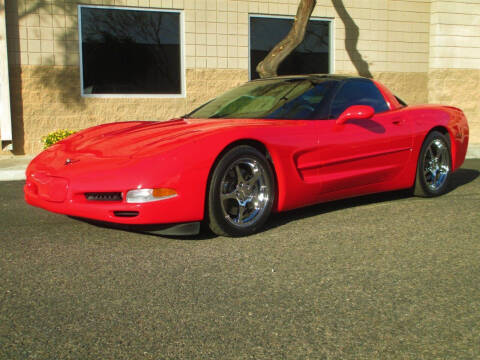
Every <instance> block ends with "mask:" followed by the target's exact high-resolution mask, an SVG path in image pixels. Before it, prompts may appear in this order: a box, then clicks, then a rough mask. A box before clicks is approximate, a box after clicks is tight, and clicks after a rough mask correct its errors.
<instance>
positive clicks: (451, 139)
mask: <svg viewBox="0 0 480 360" xmlns="http://www.w3.org/2000/svg"><path fill="white" fill-rule="evenodd" d="M434 131H437V132H439V133H441V134H443V135H445V136H446V137H447V139H448V142H449V145H450V157H451V160H452V167H453V166H454V164H456V158H455V154H456V148H455V138H454V137H453V135H452V133H451V132H450V131H449V130H448V128H447V127H446V126H442V125H438V126H435V127H433V128H431V129H430V130H429V131H428V132H427V133H426V134H425V136H424V137H423V140H422V145H423V143H424V142H425V139H426V138H427V137H428V136H429V135H430V134H431V133H432V132H434ZM419 155H420V154H419Z"/></svg>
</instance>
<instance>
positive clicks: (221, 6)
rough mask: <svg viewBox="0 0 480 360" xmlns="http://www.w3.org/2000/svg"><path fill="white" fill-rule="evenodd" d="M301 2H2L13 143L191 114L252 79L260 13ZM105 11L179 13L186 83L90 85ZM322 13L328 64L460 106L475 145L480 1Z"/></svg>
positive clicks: (343, 4) (479, 106)
mask: <svg viewBox="0 0 480 360" xmlns="http://www.w3.org/2000/svg"><path fill="white" fill-rule="evenodd" d="M297 6H298V0H263V1H260V0H248V1H247V0H244V1H242V0H238V1H237V0H84V1H77V0H6V3H5V0H0V14H1V15H0V59H1V61H0V85H1V92H0V101H1V107H0V109H1V111H2V112H1V125H2V126H1V133H0V137H1V140H2V147H3V148H4V149H5V148H6V145H8V144H10V143H11V140H13V151H14V153H17V154H22V153H26V154H32V153H37V152H39V151H40V150H41V147H42V145H41V142H40V139H41V137H42V136H44V135H46V134H47V133H49V132H50V131H52V130H56V129H82V128H85V127H88V126H92V125H96V124H101V123H106V122H112V121H128V120H166V119H169V118H171V117H174V116H179V115H182V114H184V113H186V112H188V111H189V110H192V109H193V108H195V107H197V106H198V105H200V104H202V103H203V102H205V101H206V100H208V99H209V98H212V97H214V96H216V95H217V94H219V93H221V92H223V91H225V90H227V89H229V88H231V87H233V86H235V85H237V84H240V83H242V82H245V81H248V80H249V78H250V76H251V74H252V72H254V69H251V68H252V65H251V60H252V56H254V55H253V51H254V50H255V49H254V45H252V44H254V41H253V40H252V36H257V38H256V39H257V40H255V41H256V43H255V44H257V45H255V46H258V49H260V48H262V47H265V46H266V45H265V44H263V43H262V41H264V42H265V41H266V40H265V39H263V40H262V39H261V34H260V33H258V34H256V33H254V32H255V31H259V30H258V29H257V30H255V29H254V28H253V27H252V26H253V25H254V20H252V19H259V18H262V19H267V20H266V22H267V23H268V22H271V23H275V22H276V19H283V18H285V17H286V18H288V17H292V16H294V15H295V13H296V10H297ZM82 9H84V10H85V11H83V12H82ZM97 10H98V11H99V10H105V14H107V12H110V13H111V12H112V11H115V10H125V11H128V10H130V11H131V10H138V11H137V12H135V14H138V15H139V16H143V15H142V14H143V13H145V14H146V13H147V12H148V11H151V12H153V13H155V14H157V13H160V14H167V15H168V14H173V15H172V16H173V20H171V21H174V22H175V24H177V25H178V27H177V28H176V29H177V30H176V33H175V34H173V35H171V36H172V37H171V39H172V40H169V41H171V42H169V43H168V44H167V45H169V46H170V45H171V46H174V45H175V46H176V47H175V49H177V50H175V51H178V57H177V62H178V64H174V65H170V66H174V68H175V70H174V72H176V73H178V74H177V75H176V76H177V78H176V80H177V81H178V89H177V90H176V91H173V92H172V93H166V92H165V91H163V90H159V91H158V92H155V91H153V92H149V93H142V92H137V93H135V91H133V90H131V89H130V88H128V86H127V87H126V86H124V85H122V86H120V85H118V86H116V87H115V89H114V90H113V91H112V90H111V89H110V90H108V89H107V90H105V91H102V90H100V88H101V87H100V86H99V85H98V84H94V85H89V84H90V83H89V82H91V80H89V76H90V77H91V75H90V73H91V70H90V68H89V67H90V66H92V65H90V64H92V62H91V60H89V58H88V59H87V57H88V56H90V54H91V53H94V50H92V48H93V47H92V46H91V44H90V45H88V44H87V45H88V46H87V45H85V44H84V46H83V47H82V45H81V44H82V32H83V36H84V38H86V37H87V35H86V33H87V31H89V30H88V29H87V27H86V26H87V25H88V24H89V23H94V22H95V21H94V20H92V19H93V18H92V19H89V18H88V16H89V12H91V13H92V14H94V13H95V11H97ZM152 10H153V11H152ZM172 10H173V11H172ZM98 11H97V12H98ZM128 14H131V13H128ZM105 16H106V17H105V18H107V17H108V16H107V15H105ZM312 19H313V21H315V20H317V21H322V22H324V23H322V24H324V25H325V24H326V25H325V26H324V31H325V33H324V34H323V35H324V39H323V43H322V45H321V46H320V45H319V47H318V49H320V50H318V51H320V52H322V56H323V58H324V59H326V60H325V61H326V62H327V65H326V66H327V67H326V69H327V70H326V71H330V72H335V73H341V74H344V73H345V74H357V73H360V74H362V75H365V74H371V75H372V76H373V77H374V78H376V79H378V80H380V81H382V82H383V83H384V84H385V85H387V86H388V87H389V88H390V89H391V90H392V91H393V92H395V94H396V95H397V96H399V97H400V98H402V99H403V100H404V101H406V102H407V103H409V104H420V103H442V104H447V105H454V106H457V107H460V108H461V109H462V110H464V112H465V113H466V115H467V117H468V119H469V123H470V128H471V138H470V143H471V144H480V0H461V1H460V0H458V1H457V0H444V1H441V0H415V1H407V0H343V1H341V0H324V1H323V0H317V6H316V8H315V10H314V12H313V15H312ZM114 20H115V18H114ZM136 21H138V20H136ZM169 21H170V20H169ZM177 22H178V23H177ZM164 24H165V23H164ZM2 26H3V29H4V30H2ZM102 26H103V25H101V26H100V25H99V26H97V30H96V31H98V32H99V33H100V32H103V30H105V29H104V28H102ZM104 26H107V25H104ZM275 26H280V25H278V24H277V25H275ZM118 27H119V28H122V24H118ZM325 29H326V30H325ZM5 31H6V34H5ZM322 31H323V30H322ZM255 34H256V35H255ZM313 35H315V34H313ZM140 37H141V35H138V34H137V35H134V36H133V38H134V39H137V40H138V41H137V42H138V43H140V44H141V45H142V46H143V45H145V44H146V43H147V42H148V41H147V40H145V39H143V40H142V39H140ZM92 39H94V40H95V39H96V38H95V36H93V35H92ZM84 40H85V39H84ZM94 40H91V41H93V42H95V41H94ZM174 43H175V44H174ZM137 45H138V44H137ZM258 49H257V50H258ZM95 51H97V57H98V54H99V53H98V51H100V50H95ZM7 52H8V61H6V60H7V58H6V56H5V54H6V53H7ZM260 53H261V52H260ZM95 61H100V60H98V59H97V60H95ZM169 64H170V63H169ZM129 71H133V70H129V69H125V72H129ZM135 71H136V70H135ZM168 71H169V70H168ZM168 71H167V72H168ZM98 73H99V74H100V75H98V76H103V75H102V73H101V71H99V72H98ZM127 88H128V89H127ZM118 89H120V90H118ZM122 89H127V90H122ZM167 92H168V91H167ZM10 128H11V130H10ZM3 152H4V153H5V150H4V151H3Z"/></svg>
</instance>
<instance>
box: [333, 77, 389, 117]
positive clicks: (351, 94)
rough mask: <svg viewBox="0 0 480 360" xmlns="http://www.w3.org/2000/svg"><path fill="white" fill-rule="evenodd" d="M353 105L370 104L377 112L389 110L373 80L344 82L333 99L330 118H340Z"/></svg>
mask: <svg viewBox="0 0 480 360" xmlns="http://www.w3.org/2000/svg"><path fill="white" fill-rule="evenodd" d="M352 105H369V106H371V107H373V108H374V109H375V113H381V112H385V111H388V110H389V108H388V105H387V103H386V102H385V99H384V98H383V96H382V94H381V93H380V91H379V90H378V89H377V87H376V86H375V85H374V84H373V83H372V82H371V81H369V80H363V79H356V80H349V81H348V82H346V83H345V84H343V86H342V88H341V89H340V90H339V91H338V93H337V94H336V96H335V98H334V99H333V101H332V107H331V110H330V118H331V119H336V118H338V117H339V116H340V114H341V113H342V112H344V111H345V109H347V108H348V107H349V106H352Z"/></svg>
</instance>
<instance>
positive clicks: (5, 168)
mask: <svg viewBox="0 0 480 360" xmlns="http://www.w3.org/2000/svg"><path fill="white" fill-rule="evenodd" d="M34 157H35V155H1V156H0V181H11V180H25V170H26V168H27V166H28V163H29V162H30V161H31V160H32V159H33V158H34ZM467 159H480V145H470V146H469V147H468V153H467Z"/></svg>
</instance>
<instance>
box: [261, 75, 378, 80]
mask: <svg viewBox="0 0 480 360" xmlns="http://www.w3.org/2000/svg"><path fill="white" fill-rule="evenodd" d="M277 79H278V80H303V79H305V80H323V81H325V80H333V81H345V80H350V79H364V80H368V79H367V78H364V77H361V76H348V75H335V74H308V75H283V76H274V77H269V78H264V79H256V80H252V81H263V80H277Z"/></svg>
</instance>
